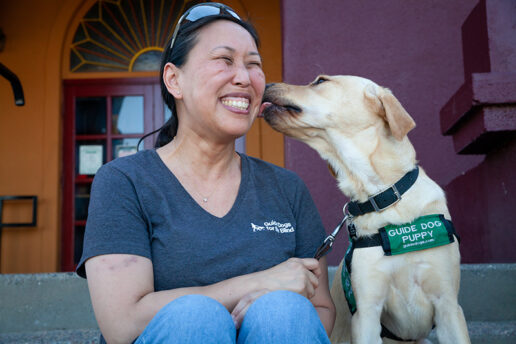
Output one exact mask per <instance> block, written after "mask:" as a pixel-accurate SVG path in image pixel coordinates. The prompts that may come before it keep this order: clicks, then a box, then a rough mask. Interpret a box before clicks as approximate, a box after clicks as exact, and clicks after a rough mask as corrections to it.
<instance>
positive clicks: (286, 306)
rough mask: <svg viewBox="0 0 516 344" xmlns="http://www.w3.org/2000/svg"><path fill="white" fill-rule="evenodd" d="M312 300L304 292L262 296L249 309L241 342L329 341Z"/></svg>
mask: <svg viewBox="0 0 516 344" xmlns="http://www.w3.org/2000/svg"><path fill="white" fill-rule="evenodd" d="M327 338H328V337H327V335H326V331H325V330H324V327H323V326H322V323H321V321H320V319H319V315H318V314H317V311H316V310H315V308H314V306H313V305H312V303H311V302H310V301H309V300H308V299H307V298H306V297H304V296H302V295H300V294H297V293H294V292H290V291H286V290H281V291H274V292H270V293H268V294H265V295H263V296H262V297H260V298H258V299H257V300H256V301H255V302H254V303H253V304H252V305H251V306H250V307H249V309H248V311H247V313H246V316H245V318H244V321H243V322H242V327H241V329H240V335H239V340H238V342H239V343H267V342H268V341H269V342H282V343H301V342H310V343H329V341H328V339H327Z"/></svg>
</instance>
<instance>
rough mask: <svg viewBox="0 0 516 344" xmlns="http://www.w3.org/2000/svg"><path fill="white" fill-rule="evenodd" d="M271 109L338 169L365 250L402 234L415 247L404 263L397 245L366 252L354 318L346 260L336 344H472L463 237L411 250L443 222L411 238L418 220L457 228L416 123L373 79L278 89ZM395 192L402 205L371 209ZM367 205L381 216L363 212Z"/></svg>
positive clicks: (359, 256)
mask: <svg viewBox="0 0 516 344" xmlns="http://www.w3.org/2000/svg"><path fill="white" fill-rule="evenodd" d="M263 108H264V117H265V119H266V121H267V122H268V123H269V124H270V125H271V126H272V127H273V128H274V129H276V130H278V131H280V132H282V133H284V134H286V135H288V136H291V137H294V138H296V139H299V140H301V141H303V142H305V143H307V144H308V145H309V146H311V147H312V148H313V149H315V150H316V151H317V152H318V153H319V154H320V155H321V157H322V158H323V159H325V160H326V161H327V162H328V163H329V165H330V167H331V168H332V170H333V171H334V172H335V174H336V178H337V180H338V185H339V188H340V189H341V190H342V192H343V193H344V194H345V195H346V196H348V197H349V198H350V199H351V200H352V201H354V202H352V203H354V206H355V207H354V208H355V209H354V212H353V213H352V215H354V216H353V217H352V224H353V226H351V227H350V229H351V235H352V238H353V239H356V240H357V241H356V242H357V243H358V242H359V241H360V240H362V241H365V242H366V243H367V242H368V240H369V241H371V240H372V239H373V238H376V239H378V238H380V237H382V235H383V237H382V239H381V240H384V239H385V235H387V233H394V232H396V231H400V233H401V234H402V237H400V238H402V239H400V240H402V241H403V245H404V247H405V246H408V247H409V251H410V252H407V253H401V254H398V253H395V252H390V251H389V250H388V249H390V248H389V247H390V246H389V245H390V244H385V243H381V244H378V245H376V244H374V245H373V244H372V245H369V246H368V245H365V246H363V247H361V248H358V246H360V245H358V244H357V245H356V246H357V247H356V248H355V249H354V250H353V256H352V259H351V261H350V265H349V270H351V271H348V272H349V274H350V276H351V278H350V281H351V286H352V288H351V290H352V291H353V292H354V298H355V300H356V306H357V308H356V313H354V315H353V316H351V314H350V311H349V309H348V305H347V302H346V298H345V295H344V291H343V285H342V278H341V276H342V275H341V274H342V272H343V271H342V269H343V265H344V268H345V269H346V264H345V262H344V260H343V262H342V263H341V264H340V266H339V270H338V271H337V274H336V275H335V276H336V277H335V279H334V282H333V285H332V290H331V294H332V297H333V300H334V302H335V304H336V306H337V319H336V323H335V330H334V333H333V334H332V336H331V340H332V342H333V343H341V342H349V341H351V343H367V344H371V343H382V339H381V337H384V336H385V335H387V337H389V338H394V339H396V340H404V341H417V340H419V341H420V342H424V341H425V339H424V338H426V337H427V336H428V334H429V333H430V331H431V329H432V327H433V326H435V327H436V334H437V338H438V340H439V342H440V343H441V344H445V343H449V344H461V343H469V342H470V340H469V336H468V331H467V327H466V321H465V319H464V315H463V312H462V309H461V307H460V306H459V304H458V302H457V296H458V292H459V281H460V254H459V248H458V243H457V240H454V238H455V236H456V234H455V233H454V232H453V231H452V232H449V233H448V235H447V236H446V235H445V236H446V237H447V238H449V239H450V240H449V241H448V242H446V244H442V245H441V246H437V247H433V248H427V249H423V250H417V251H411V250H410V248H411V246H410V245H416V246H417V245H419V244H418V243H413V244H407V243H410V241H411V240H412V239H413V238H414V237H415V236H418V235H419V236H420V237H421V236H423V239H425V240H423V241H424V242H428V241H432V240H433V239H432V238H431V236H432V235H433V232H432V231H430V230H428V226H429V225H433V224H434V223H433V222H430V223H426V224H425V223H423V224H421V223H422V222H421V223H420V224H419V226H420V227H421V226H423V227H421V228H423V229H425V228H426V231H423V232H420V233H419V234H415V233H412V232H411V229H414V228H415V227H413V226H416V225H413V222H414V221H418V220H417V219H418V218H422V219H427V218H428V217H425V215H432V214H441V217H440V220H439V219H437V220H435V219H436V218H435V217H431V216H430V218H431V220H432V221H433V220H435V225H436V226H443V224H446V228H448V227H449V225H448V224H449V223H451V222H449V221H448V220H450V214H449V212H448V208H447V207H446V199H445V195H444V192H443V190H442V189H441V188H440V187H439V186H438V185H437V184H436V183H435V182H434V181H433V180H431V179H430V178H429V177H428V176H427V175H426V174H425V172H424V171H423V169H422V168H418V167H417V162H416V157H415V151H414V148H413V146H412V144H411V143H410V142H409V139H408V138H407V133H408V132H409V131H410V130H411V129H412V128H414V126H415V123H414V121H413V119H412V118H411V117H410V116H409V114H408V113H407V112H406V111H405V109H404V108H403V107H402V106H401V104H400V103H399V102H398V100H397V99H396V98H395V97H394V96H393V94H392V93H391V92H390V91H389V90H388V89H386V88H383V87H380V86H378V85H377V84H375V83H374V82H372V81H370V80H367V79H364V78H360V77H354V76H327V75H321V76H319V77H317V78H316V79H315V80H314V81H313V82H312V83H310V84H308V85H304V86H295V85H288V84H272V85H268V86H267V88H266V91H265V95H264V104H263ZM406 176H409V179H410V178H412V180H411V181H409V185H408V187H407V185H405V186H404V187H403V188H406V190H396V191H394V188H392V185H393V184H394V185H398V184H397V182H399V181H400V182H401V181H402V180H405V179H406V178H407V177H406ZM399 185H400V188H402V185H401V184H399ZM389 190H390V191H391V193H393V194H394V195H395V196H394V197H395V201H394V202H391V203H392V204H384V203H385V202H380V201H381V199H379V198H377V199H376V201H377V202H374V200H375V199H374V198H373V202H371V201H370V197H371V196H373V195H376V194H379V193H380V194H381V195H384V194H386V193H388V191H389ZM382 192H383V194H382ZM396 194H400V196H401V199H399V197H398V196H396ZM391 196H392V195H391ZM387 198H388V197H387ZM372 203H375V204H372ZM376 203H378V204H376ZM380 203H382V204H380ZM364 205H368V206H369V208H373V209H372V210H371V209H369V210H367V209H366V210H364V209H362V210H364V211H363V212H362V211H361V207H362V206H364ZM357 206H358V210H357ZM364 208H367V207H366V206H364ZM350 210H351V208H350ZM382 228H383V229H384V230H383V234H381V233H380V232H382V231H381V230H379V229H382ZM354 231H355V232H354ZM423 233H426V234H423ZM389 235H390V234H389ZM425 236H426V238H425ZM387 239H389V240H390V238H387ZM387 239H385V240H387ZM419 239H421V238H419ZM381 240H380V241H378V242H382V241H381ZM445 240H448V239H445ZM373 241H374V240H373ZM405 241H406V242H405ZM419 242H421V240H420V241H419ZM391 244H392V243H391ZM385 245H387V246H389V247H387V249H386V248H385V247H384V246H385ZM412 248H413V247H412ZM389 254H390V255H389ZM343 263H344V264H343ZM346 270H348V269H346ZM344 276H346V275H344ZM385 331H388V332H390V333H387V334H386V332H385ZM385 342H392V341H391V340H390V339H385ZM395 342H396V341H395Z"/></svg>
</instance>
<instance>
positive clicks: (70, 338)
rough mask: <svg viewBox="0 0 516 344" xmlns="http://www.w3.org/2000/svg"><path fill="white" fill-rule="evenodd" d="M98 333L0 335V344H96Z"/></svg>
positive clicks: (51, 332) (67, 331)
mask: <svg viewBox="0 0 516 344" xmlns="http://www.w3.org/2000/svg"><path fill="white" fill-rule="evenodd" d="M99 342H100V331H99V330H96V329H87V330H55V331H37V332H14V333H0V344H98V343H99Z"/></svg>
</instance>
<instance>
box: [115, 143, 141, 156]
mask: <svg viewBox="0 0 516 344" xmlns="http://www.w3.org/2000/svg"><path fill="white" fill-rule="evenodd" d="M139 140H140V139H116V140H113V159H116V158H121V157H123V156H128V155H131V154H134V153H136V145H137V144H138V141H139ZM140 150H143V142H142V143H140Z"/></svg>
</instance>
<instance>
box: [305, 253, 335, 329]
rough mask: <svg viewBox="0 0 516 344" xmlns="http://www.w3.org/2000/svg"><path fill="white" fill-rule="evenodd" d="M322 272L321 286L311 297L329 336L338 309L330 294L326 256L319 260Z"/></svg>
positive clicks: (320, 277) (320, 276)
mask: <svg viewBox="0 0 516 344" xmlns="http://www.w3.org/2000/svg"><path fill="white" fill-rule="evenodd" d="M319 266H320V269H321V274H320V275H319V286H318V287H317V288H316V289H315V295H314V296H313V297H312V298H311V299H310V301H311V302H312V304H313V305H314V307H315V309H316V310H317V313H318V314H319V318H320V319H321V322H322V324H323V326H324V328H325V329H326V333H327V334H328V337H329V336H330V335H331V331H332V330H333V325H334V323H335V317H336V310H335V305H334V304H333V300H332V298H331V295H330V289H329V286H328V264H327V262H326V257H323V258H321V259H320V260H319Z"/></svg>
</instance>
